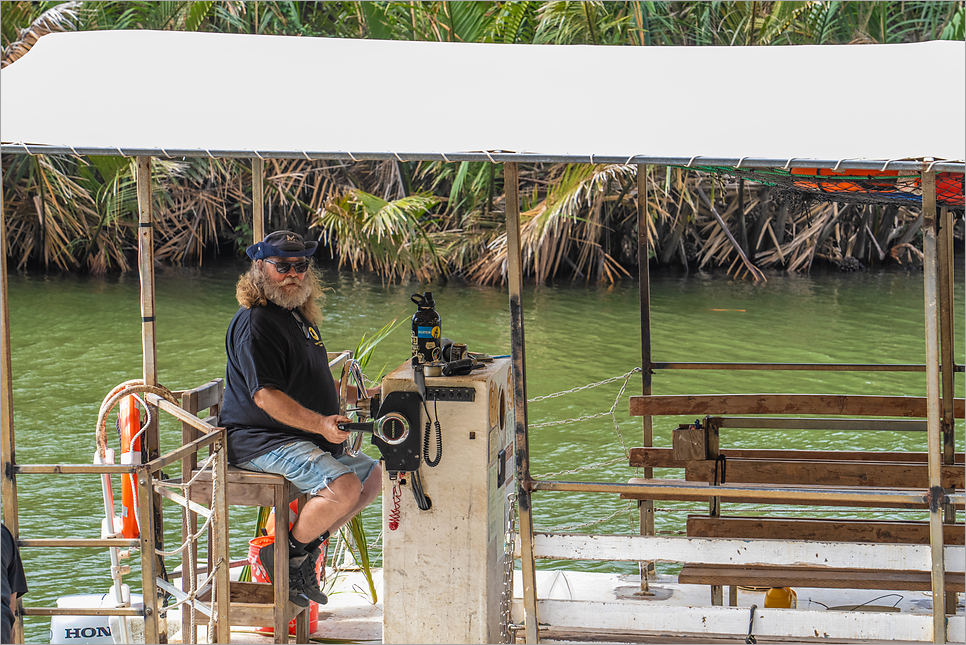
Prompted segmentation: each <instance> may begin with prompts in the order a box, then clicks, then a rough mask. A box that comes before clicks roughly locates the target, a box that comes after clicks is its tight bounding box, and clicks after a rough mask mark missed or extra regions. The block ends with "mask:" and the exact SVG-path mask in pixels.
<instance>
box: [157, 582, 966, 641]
mask: <svg viewBox="0 0 966 645" xmlns="http://www.w3.org/2000/svg"><path fill="white" fill-rule="evenodd" d="M374 578H375V581H376V588H377V590H378V591H379V596H380V599H379V601H378V602H377V603H375V604H372V603H371V602H370V601H369V596H368V594H367V593H363V592H361V590H363V589H366V588H367V585H366V583H365V580H364V578H363V577H362V575H361V574H360V573H358V572H344V573H342V574H341V576H340V578H339V579H338V580H337V581H336V583H335V588H334V592H333V593H332V594H331V595H330V596H329V604H327V605H325V606H324V607H321V608H320V610H319V623H318V629H317V630H316V631H315V632H313V634H312V637H313V638H317V639H324V640H325V642H345V643H349V642H357V643H379V642H382V598H381V597H382V570H381V569H376V570H375V571H374ZM639 591H640V577H639V576H636V575H623V574H610V573H589V572H581V571H564V570H557V571H538V572H537V594H538V597H539V598H540V599H541V600H560V601H574V600H579V601H596V602H598V603H608V604H610V605H613V604H615V603H616V604H617V605H626V606H627V613H628V614H633V613H634V608H635V606H640V605H641V604H642V603H647V604H648V605H660V606H666V607H668V608H669V610H671V608H684V607H707V606H708V605H710V598H711V595H710V590H709V588H708V587H706V586H702V585H681V584H678V583H677V580H676V577H674V576H663V575H662V576H659V578H658V579H657V580H655V581H652V582H651V584H650V591H651V592H653V594H654V595H652V596H641V595H639V594H638V593H637V592H639ZM796 592H797V594H798V609H799V610H806V611H829V610H837V611H847V610H848V609H850V608H854V607H857V606H859V605H861V609H860V611H863V612H894V611H896V610H898V611H899V612H902V613H911V614H922V615H929V614H930V613H931V611H932V595H931V593H929V592H924V591H895V592H889V591H880V590H868V589H797V590H796ZM522 596H523V589H522V581H521V579H520V575H519V572H518V575H517V576H515V579H514V603H513V609H512V616H513V620H514V622H515V623H517V624H520V623H522V622H523V620H522V619H523V608H522ZM725 599H726V602H727V589H726V590H725ZM764 600H765V593H764V591H755V590H749V589H744V588H739V590H738V606H739V607H748V608H749V616H750V607H751V606H752V605H757V606H758V607H759V608H761V607H763V606H764ZM596 606H598V605H589V606H586V609H580V608H579V607H578V606H576V605H575V607H574V610H575V611H583V610H588V611H594V607H596ZM956 611H957V615H958V616H963V615H964V613H966V610H964V606H963V594H957V607H956ZM179 622H180V618H179V616H178V615H177V614H176V613H174V615H170V616H169V619H168V625H169V630H172V631H170V632H169V636H170V642H172V643H180V642H181V639H180V633H176V632H174V631H173V630H175V629H177V628H178V627H177V624H178V623H179ZM612 634H613V638H606V637H602V635H601V633H600V632H599V631H596V632H591V631H587V632H583V633H582V632H581V631H580V630H569V631H568V630H563V629H561V630H550V631H549V632H548V633H546V634H543V633H542V634H541V639H542V640H553V641H555V642H594V643H600V642H613V643H641V642H664V643H666V642H697V641H701V642H709V639H708V636H706V635H695V636H694V637H692V638H687V637H686V636H680V637H671V636H669V635H667V634H664V635H656V634H655V635H652V636H647V635H644V634H641V633H637V634H634V633H630V632H621V631H619V630H615V631H614V632H612ZM950 635H951V636H952V634H950ZM744 638H745V635H744V634H742V635H740V637H739V636H738V635H735V636H734V638H731V637H724V638H715V639H713V640H714V641H715V642H744ZM231 640H232V642H233V643H271V642H272V636H271V634H266V633H260V632H257V631H256V630H255V629H254V628H243V627H235V628H233V629H232V636H231ZM816 640H826V642H827V639H822V638H821V637H818V638H816ZM293 641H294V637H293ZM518 641H519V642H522V641H523V634H522V633H520V634H519V638H518ZM199 642H207V640H206V639H205V629H204V627H202V628H200V630H199ZM758 642H761V643H766V642H802V641H788V640H784V641H781V640H779V639H774V638H764V637H758ZM893 642H895V641H893Z"/></svg>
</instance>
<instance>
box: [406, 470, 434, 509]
mask: <svg viewBox="0 0 966 645" xmlns="http://www.w3.org/2000/svg"><path fill="white" fill-rule="evenodd" d="M412 475H413V476H412V477H411V478H410V479H411V480H412V484H413V485H412V488H413V497H414V498H415V499H416V506H418V507H419V510H421V511H428V510H429V509H431V508H432V507H433V500H431V499H429V497H427V496H426V491H425V490H423V480H422V479H421V478H420V476H419V471H418V470H414V471H413V473H412Z"/></svg>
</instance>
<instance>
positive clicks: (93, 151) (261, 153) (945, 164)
mask: <svg viewBox="0 0 966 645" xmlns="http://www.w3.org/2000/svg"><path fill="white" fill-rule="evenodd" d="M0 154H27V155H41V154H64V155H74V156H77V157H80V156H87V155H104V156H114V157H140V156H151V157H164V158H165V159H181V158H186V159H187V158H197V157H208V158H213V159H215V158H217V159H256V160H260V161H262V162H264V160H265V159H307V160H309V161H353V162H355V161H443V162H446V163H449V162H456V161H477V162H486V161H489V162H490V163H590V164H624V165H631V164H634V165H649V166H682V167H684V168H691V167H693V166H695V165H704V166H728V167H731V168H735V169H738V168H780V169H784V170H787V169H789V168H821V169H828V170H880V171H883V172H885V171H886V170H898V171H906V172H915V173H918V172H921V171H922V161H921V160H913V159H806V158H799V157H792V158H791V159H766V158H759V157H702V156H700V155H699V156H693V157H652V156H649V155H646V154H638V155H632V156H630V157H623V156H615V155H594V154H573V155H548V154H536V153H525V152H506V151H503V150H491V151H485V152H448V153H445V154H444V153H441V152H350V151H345V150H328V151H309V150H200V149H197V148H189V149H184V150H174V149H168V150H165V149H162V148H129V149H128V148H116V147H77V148H75V147H72V146H49V145H33V144H31V145H26V144H23V143H5V144H3V145H0ZM927 167H928V168H929V169H930V170H932V171H935V172H953V173H960V174H962V173H964V172H966V161H962V160H936V161H931V162H929V163H928V164H927Z"/></svg>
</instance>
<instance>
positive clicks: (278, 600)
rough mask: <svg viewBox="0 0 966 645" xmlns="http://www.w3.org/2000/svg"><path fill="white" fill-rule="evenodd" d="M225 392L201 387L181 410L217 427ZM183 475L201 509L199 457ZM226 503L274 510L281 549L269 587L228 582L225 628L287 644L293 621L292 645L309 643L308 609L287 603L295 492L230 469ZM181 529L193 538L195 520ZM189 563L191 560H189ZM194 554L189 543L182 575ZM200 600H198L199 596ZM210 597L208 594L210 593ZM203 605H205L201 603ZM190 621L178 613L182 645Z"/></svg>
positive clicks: (216, 384)
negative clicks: (253, 629) (267, 634)
mask: <svg viewBox="0 0 966 645" xmlns="http://www.w3.org/2000/svg"><path fill="white" fill-rule="evenodd" d="M224 392H225V386H224V381H223V380H222V379H214V380H212V381H210V382H208V383H206V384H205V385H202V386H201V387H197V388H195V389H193V390H187V391H185V392H183V393H182V396H181V407H183V408H184V409H185V410H186V411H188V412H190V413H192V414H194V415H198V414H199V412H202V411H204V410H208V412H209V415H208V417H207V418H206V419H205V421H207V422H208V423H209V424H211V425H217V424H218V414H219V413H220V411H221V403H222V400H223V399H224ZM196 433H197V430H195V429H194V428H192V427H191V426H189V425H187V424H182V442H183V443H189V442H191V441H193V440H194V439H195V438H197V434H196ZM182 472H183V473H190V477H184V480H188V479H190V478H191V477H195V476H197V477H198V478H197V480H195V482H194V483H193V484H192V486H191V490H190V493H189V498H190V499H191V500H192V501H195V502H199V503H207V502H209V501H210V500H211V472H210V471H207V472H204V473H201V474H200V475H199V472H198V468H197V456H196V455H195V454H191V455H189V456H188V457H186V458H185V459H184V460H183V461H182ZM225 493H226V497H227V500H228V505H229V506H258V507H269V508H273V509H274V510H275V536H276V543H277V544H278V545H280V548H276V549H275V558H274V559H275V580H274V583H273V584H268V583H264V582H237V581H235V582H232V583H231V590H230V599H231V609H230V611H229V623H230V624H231V625H249V626H268V625H271V626H272V627H273V629H274V631H275V639H274V640H275V642H276V643H288V642H289V635H288V623H289V621H290V620H291V619H292V618H293V617H294V616H296V615H298V617H299V620H298V621H297V622H296V640H297V642H299V643H305V642H308V636H309V633H308V627H309V612H308V611H307V609H308V608H305V607H299V606H298V605H296V604H294V603H292V602H290V601H289V599H288V594H289V578H288V548H287V545H288V516H289V509H288V505H289V502H290V501H291V500H293V499H295V498H297V497H298V491H297V490H296V489H294V488H292V486H291V485H290V483H289V482H288V480H286V479H285V478H284V477H282V476H281V475H273V474H269V473H256V472H251V471H248V470H242V469H241V468H235V467H231V466H229V468H228V481H227V484H226V491H225ZM187 516H188V517H187V519H186V521H184V522H183V523H182V531H183V537H184V539H187V536H188V534H189V533H195V532H197V518H196V517H195V516H194V515H193V514H187ZM208 553H209V556H208V570H209V571H211V570H212V564H213V563H212V562H211V557H212V556H211V549H210V548H209V549H208ZM189 558H190V560H189ZM197 558H198V548H197V544H196V543H193V544H192V545H191V547H190V548H189V549H187V550H186V553H185V556H184V557H183V558H182V572H187V571H188V566H187V564H188V562H197ZM200 597H202V596H200ZM209 597H210V591H209ZM202 599H204V598H203V597H202ZM189 632H192V630H191V621H190V618H189V616H188V615H187V612H183V613H182V634H183V641H184V642H196V641H197V630H194V632H193V633H189ZM217 636H218V635H217V634H209V636H208V640H209V642H212V643H213V642H216V640H217Z"/></svg>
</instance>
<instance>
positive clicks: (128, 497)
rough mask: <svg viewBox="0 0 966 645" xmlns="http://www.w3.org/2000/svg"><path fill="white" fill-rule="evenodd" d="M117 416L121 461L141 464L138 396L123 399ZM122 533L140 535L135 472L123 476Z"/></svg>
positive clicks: (133, 535)
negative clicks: (119, 430)
mask: <svg viewBox="0 0 966 645" xmlns="http://www.w3.org/2000/svg"><path fill="white" fill-rule="evenodd" d="M117 417H118V424H119V426H120V429H121V463H122V464H140V463H141V436H140V432H141V411H140V410H138V405H137V397H135V396H134V395H128V396H126V397H124V398H123V399H121V402H120V407H119V408H118V413H117ZM121 534H122V535H123V536H124V537H126V538H128V539H133V538H136V537H138V536H139V535H140V531H139V530H138V491H137V486H136V485H135V483H134V474H133V473H131V474H126V475H123V476H122V477H121Z"/></svg>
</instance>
